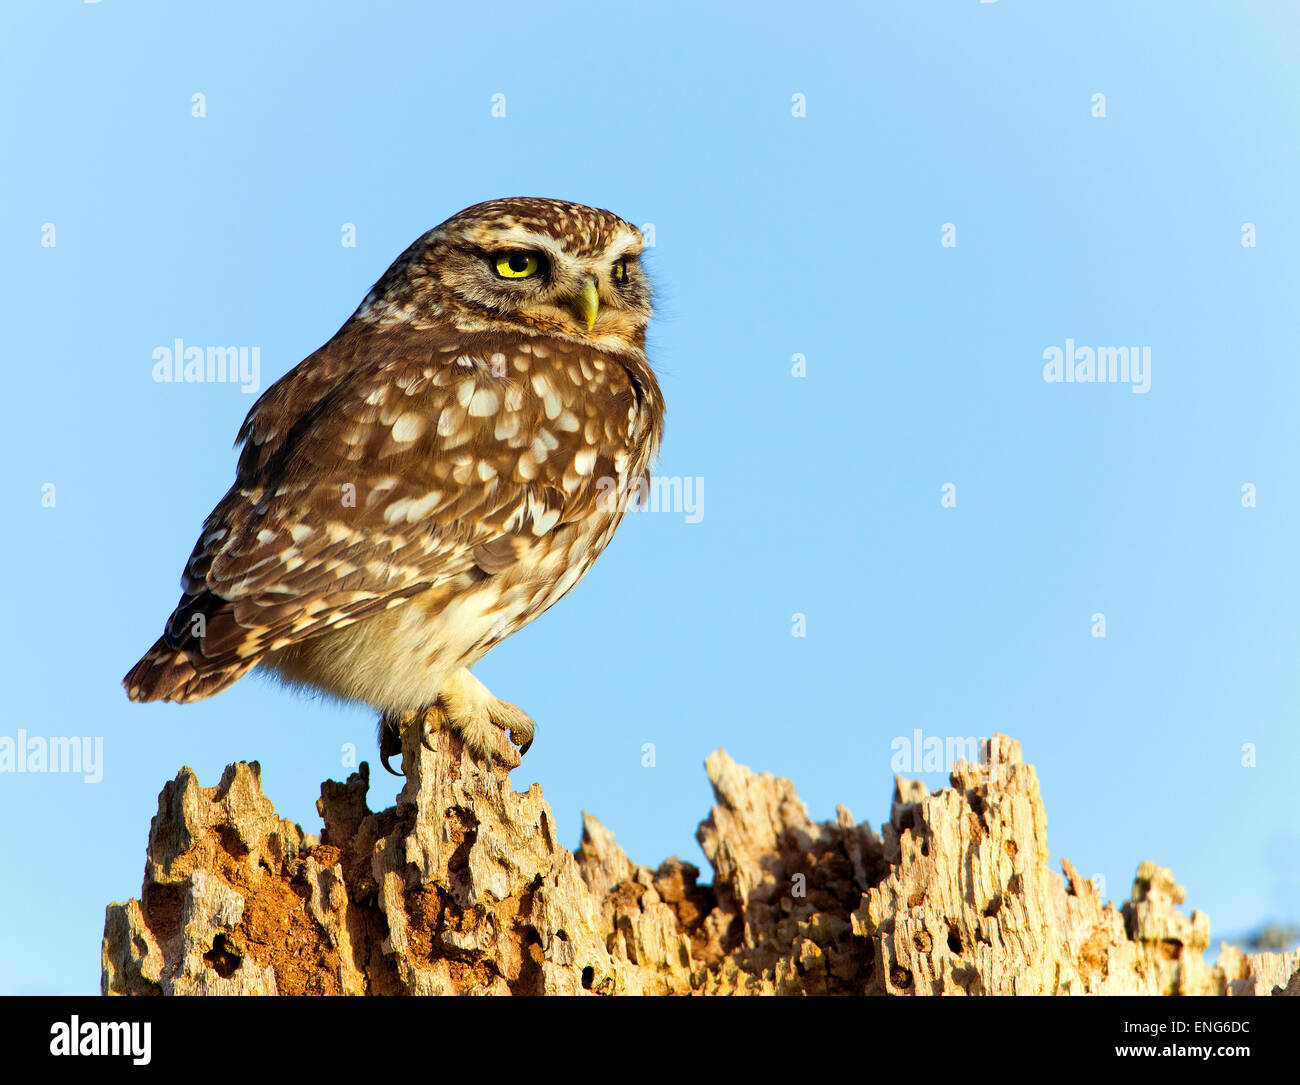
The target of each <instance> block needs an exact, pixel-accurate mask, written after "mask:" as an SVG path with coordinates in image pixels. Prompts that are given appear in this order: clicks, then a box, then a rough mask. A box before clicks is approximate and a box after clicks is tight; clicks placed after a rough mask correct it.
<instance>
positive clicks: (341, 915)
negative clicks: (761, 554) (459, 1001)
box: [102, 733, 1300, 995]
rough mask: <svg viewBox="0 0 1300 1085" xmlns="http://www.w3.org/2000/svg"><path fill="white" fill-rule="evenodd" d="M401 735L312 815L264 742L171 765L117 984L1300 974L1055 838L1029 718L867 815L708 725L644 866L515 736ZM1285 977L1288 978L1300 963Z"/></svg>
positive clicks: (723, 987)
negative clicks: (887, 811) (216, 758)
mask: <svg viewBox="0 0 1300 1085" xmlns="http://www.w3.org/2000/svg"><path fill="white" fill-rule="evenodd" d="M428 742H429V746H428V747H427V748H426V747H425V746H423V745H421V744H420V743H419V742H418V741H412V742H409V743H408V745H407V747H406V749H405V750H404V751H403V756H404V764H405V769H406V773H407V781H406V786H405V787H404V788H403V790H402V793H401V794H400V795H399V796H398V801H397V805H396V807H395V808H390V809H388V810H385V811H383V812H381V813H371V812H370V810H369V809H368V808H367V806H366V792H367V789H368V786H369V781H368V774H367V772H366V771H365V766H362V771H361V772H359V773H355V774H353V775H352V776H351V777H350V778H349V780H348V782H347V783H346V784H338V783H335V782H332V781H331V782H327V783H326V784H324V785H323V787H322V790H321V798H320V801H319V802H318V804H317V808H318V810H319V811H320V814H321V816H322V818H323V820H324V824H325V829H324V833H323V835H322V837H321V839H320V840H319V841H317V840H316V839H314V838H313V837H311V836H308V835H306V834H304V833H303V832H302V830H301V829H300V828H299V827H298V826H297V825H294V824H293V823H292V822H289V821H286V820H284V819H282V818H279V817H277V816H276V814H275V811H274V808H273V807H272V805H271V802H270V801H269V800H268V799H267V798H266V796H265V795H263V793H262V790H261V782H260V772H259V769H258V766H257V764H256V762H254V763H251V764H245V763H242V762H241V763H238V764H234V765H230V766H229V767H227V769H226V771H225V773H224V774H223V776H222V778H221V782H220V783H219V784H218V785H217V786H216V787H215V788H203V787H200V786H199V782H198V780H197V778H196V777H195V775H194V773H193V772H192V771H191V770H189V769H183V770H182V771H181V773H180V775H178V776H177V778H176V779H175V780H174V781H172V782H171V783H169V784H167V785H166V787H164V788H163V791H162V794H161V795H160V797H159V804H158V815H157V816H156V817H155V818H154V820H153V824H152V826H151V829H150V833H149V849H148V860H147V863H146V868H145V879H144V890H143V893H142V895H141V899H140V900H139V901H136V900H132V901H128V902H127V903H126V904H112V905H109V907H108V911H107V916H106V921H105V926H104V944H103V980H102V987H103V990H104V992H105V993H109V994H209V993H243V994H263V993H279V994H398V993H410V994H443V993H489V994H538V993H546V994H580V993H592V994H631V993H642V992H644V993H649V994H689V993H697V994H709V995H717V994H749V993H752V994H773V993H775V994H803V993H807V994H820V993H864V992H865V993H877V994H884V993H888V994H948V993H950V994H1004V993H1033V994H1040V993H1061V994H1082V993H1093V994H1098V993H1100V994H1134V993H1136V994H1169V993H1175V992H1178V993H1185V994H1234V995H1242V994H1270V993H1282V990H1283V989H1284V988H1285V989H1287V993H1289V994H1300V953H1289V954H1283V953H1260V954H1243V953H1241V952H1240V951H1238V950H1237V949H1235V948H1233V947H1230V946H1224V947H1222V949H1221V951H1220V954H1219V960H1218V963H1217V964H1215V965H1208V964H1206V963H1205V962H1204V961H1203V959H1202V954H1203V952H1204V950H1205V949H1206V948H1207V947H1208V945H1209V920H1208V918H1207V917H1206V916H1205V915H1204V914H1203V913H1201V912H1196V911H1194V912H1193V913H1192V915H1191V918H1190V919H1189V918H1187V917H1185V916H1183V915H1182V914H1180V913H1179V912H1178V911H1177V910H1176V908H1175V905H1176V904H1179V903H1181V902H1182V900H1183V891H1182V889H1181V888H1180V887H1179V886H1177V885H1175V884H1174V879H1173V875H1172V873H1171V872H1170V871H1169V870H1167V869H1164V868H1161V867H1157V866H1156V865H1155V864H1153V863H1144V864H1142V866H1141V868H1140V869H1139V871H1138V875H1137V879H1136V881H1135V882H1134V886H1133V893H1132V899H1131V900H1130V901H1129V902H1127V903H1125V904H1124V905H1123V907H1122V909H1121V910H1119V911H1116V910H1115V908H1114V907H1113V906H1112V905H1110V904H1105V905H1103V904H1102V902H1101V900H1100V897H1099V895H1098V893H1097V891H1096V889H1095V888H1094V887H1093V885H1092V884H1091V883H1090V882H1088V881H1086V880H1085V879H1083V878H1082V877H1080V876H1079V874H1078V872H1077V871H1076V870H1075V869H1074V867H1073V866H1071V865H1070V864H1069V863H1068V862H1063V863H1062V866H1063V868H1064V871H1065V878H1064V879H1062V877H1061V876H1060V875H1059V874H1057V873H1055V872H1054V871H1052V870H1051V869H1050V868H1049V866H1048V852H1047V818H1046V813H1045V811H1044V809H1043V805H1042V801H1041V799H1040V797H1039V793H1038V781H1037V778H1036V776H1035V774H1034V770H1033V769H1032V768H1031V767H1029V766H1027V765H1026V764H1025V763H1024V761H1023V759H1022V757H1021V752H1020V746H1019V744H1018V743H1016V742H1013V741H1011V740H1010V739H1007V738H1005V737H1003V736H996V737H994V738H993V739H992V740H991V741H990V742H986V743H985V744H984V746H983V750H982V758H983V760H982V762H981V764H980V765H968V764H965V763H961V764H959V765H958V766H957V768H956V770H955V771H954V772H953V774H952V778H951V782H952V786H951V787H949V788H945V789H944V790H942V791H939V792H937V793H935V794H929V793H928V792H927V790H926V788H925V787H924V785H922V784H920V783H917V782H914V781H906V780H903V779H898V780H897V781H896V787H895V796H894V805H893V811H892V815H891V817H890V820H889V822H888V823H887V824H886V825H885V826H884V827H883V830H882V832H881V834H880V835H879V836H878V835H877V834H875V833H874V832H872V830H871V828H870V826H869V825H867V824H866V823H865V822H864V823H862V824H856V823H855V822H854V820H853V817H852V815H851V814H850V813H849V812H848V810H846V809H844V807H840V808H839V811H838V817H837V818H836V820H835V821H833V822H824V823H818V822H814V821H811V820H810V819H809V817H808V814H807V812H806V810H805V809H804V806H803V803H802V802H800V800H799V798H798V796H797V795H796V794H795V791H794V787H793V785H792V784H791V783H790V782H789V781H788V780H783V779H780V778H777V777H773V776H771V775H769V774H767V773H763V774H756V773H753V772H751V771H749V770H748V769H746V768H744V767H743V766H741V765H737V764H736V763H735V762H734V761H732V760H731V759H730V758H729V757H728V756H727V755H726V753H724V752H722V751H718V752H716V753H714V754H712V755H711V756H710V757H709V758H708V759H707V761H706V762H705V764H706V768H707V770H708V774H709V779H710V780H711V781H712V783H713V790H714V795H715V797H716V804H715V806H714V807H713V811H712V813H711V814H710V816H709V818H708V819H707V820H706V821H705V822H704V823H703V824H701V826H700V828H699V832H698V839H699V841H700V845H701V847H702V848H703V850H704V854H705V855H706V856H707V857H708V859H709V862H710V863H711V864H712V865H713V868H714V873H715V878H714V882H713V884H712V885H711V886H708V885H700V884H698V882H697V876H698V871H697V870H696V869H695V868H694V867H693V866H691V865H690V864H689V863H683V862H680V861H679V860H677V859H669V860H668V861H667V862H665V863H663V864H662V865H661V866H660V867H659V869H658V870H651V869H650V868H648V867H643V866H638V865H637V864H635V863H633V862H632V861H631V860H630V859H629V858H628V857H627V856H626V855H625V854H624V853H623V851H622V850H621V849H620V848H619V846H618V844H617V843H616V842H615V840H614V836H613V834H612V833H610V832H609V831H608V830H607V829H605V828H604V827H603V826H602V825H601V824H600V823H599V822H598V821H597V820H596V819H595V818H593V817H590V816H587V817H586V818H585V820H584V824H583V835H582V843H581V845H580V847H579V848H578V851H577V852H576V853H571V852H569V851H568V850H567V849H566V848H564V847H562V846H561V845H560V843H559V840H558V837H557V834H556V826H555V820H554V816H553V815H552V813H551V809H550V807H549V806H548V805H547V804H546V802H545V801H544V800H543V798H542V793H541V788H540V787H539V786H538V785H537V784H534V785H533V786H532V787H530V788H529V789H528V790H527V791H526V792H522V793H517V792H515V791H513V790H512V789H511V787H510V785H509V781H508V773H509V771H510V769H511V768H513V767H515V766H516V765H517V763H518V759H517V757H513V756H511V754H507V755H506V756H505V757H501V756H498V757H497V758H496V760H495V761H494V765H493V767H492V768H491V769H485V768H484V767H482V766H481V765H479V764H476V763H475V762H474V760H473V759H472V758H471V757H470V756H469V755H468V754H467V753H466V752H465V750H464V749H463V747H462V746H461V744H460V742H459V740H458V739H457V738H456V736H454V735H451V734H447V733H438V734H434V735H432V736H430V738H429V740H428ZM1288 984H1289V986H1288Z"/></svg>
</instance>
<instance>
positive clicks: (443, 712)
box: [379, 667, 534, 776]
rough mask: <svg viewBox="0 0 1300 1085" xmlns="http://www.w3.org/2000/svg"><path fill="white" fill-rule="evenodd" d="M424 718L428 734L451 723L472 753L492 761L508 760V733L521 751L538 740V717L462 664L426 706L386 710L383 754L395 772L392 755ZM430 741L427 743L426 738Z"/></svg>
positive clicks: (381, 741)
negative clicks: (498, 694)
mask: <svg viewBox="0 0 1300 1085" xmlns="http://www.w3.org/2000/svg"><path fill="white" fill-rule="evenodd" d="M417 721H419V724H420V725H421V735H422V738H423V736H425V735H428V734H430V733H432V732H434V731H440V730H442V729H443V728H449V729H451V730H453V731H455V732H456V733H457V734H458V735H460V737H461V741H462V742H464V743H465V745H466V746H467V747H469V751H470V753H472V754H473V755H474V756H475V757H478V758H480V759H481V760H484V761H485V762H486V763H487V764H488V766H489V767H491V764H492V761H493V759H494V757H495V758H499V759H501V760H508V759H509V754H508V747H507V745H506V736H507V735H508V736H509V738H510V741H512V742H514V743H515V744H516V745H517V746H518V747H519V753H520V754H521V755H523V754H526V753H527V752H528V748H529V747H530V746H531V745H532V744H533V732H534V725H533V721H532V720H531V719H530V718H529V716H528V714H527V713H526V712H525V711H524V710H523V709H521V708H519V707H518V706H517V705H513V704H511V703H510V702H509V701H503V700H501V699H500V698H498V697H494V696H492V693H491V691H490V690H489V689H488V688H487V686H485V685H484V684H483V683H482V682H480V681H479V680H478V679H477V678H475V677H474V676H473V675H472V674H470V672H469V671H468V670H467V669H465V668H464V667H461V668H460V669H459V670H457V671H456V672H455V673H453V674H452V676H451V677H450V678H448V679H447V681H446V682H445V683H444V684H443V687H442V689H440V690H439V691H438V699H437V700H436V701H435V702H434V703H433V704H432V705H430V706H429V707H428V708H426V709H424V710H423V711H422V712H407V713H404V714H401V715H385V716H384V717H383V718H382V719H381V720H380V721H379V759H380V761H381V762H382V764H383V766H384V768H386V769H388V771H389V772H392V773H393V775H394V776H397V775H400V773H396V772H393V769H392V768H391V767H390V766H389V764H388V759H389V758H390V757H392V756H393V755H394V754H399V753H401V750H402V733H403V732H404V731H405V730H406V729H407V728H408V727H410V726H411V725H412V724H415V723H416V722H417ZM426 744H427V743H426Z"/></svg>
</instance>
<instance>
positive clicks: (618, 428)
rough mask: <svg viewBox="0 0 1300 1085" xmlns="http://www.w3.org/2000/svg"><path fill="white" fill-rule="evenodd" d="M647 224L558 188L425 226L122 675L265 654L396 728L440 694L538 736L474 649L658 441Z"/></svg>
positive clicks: (554, 591) (229, 506) (459, 707)
mask: <svg viewBox="0 0 1300 1085" xmlns="http://www.w3.org/2000/svg"><path fill="white" fill-rule="evenodd" d="M640 250H641V237H640V233H639V231H638V230H636V228H635V227H633V226H631V225H630V224H628V223H626V222H624V221H623V220H622V219H620V218H618V217H617V216H615V215H613V214H611V213H610V212H608V211H601V210H597V209H595V208H590V207H584V206H581V205H578V204H570V203H564V202H562V201H558V200H541V199H512V200H494V201H491V202H489V203H485V204H479V205H476V206H475V207H471V208H468V209H467V210H465V211H463V212H461V213H460V214H458V215H456V216H454V217H453V218H451V219H448V220H447V221H446V222H445V223H443V224H442V225H441V226H439V227H436V228H435V229H433V230H431V231H429V232H428V233H427V234H425V235H424V236H423V237H422V238H420V239H419V240H418V241H417V242H415V244H413V245H412V246H411V247H410V248H408V249H407V250H406V252H404V253H403V254H402V255H401V256H400V257H399V258H398V259H397V260H396V261H395V262H394V264H393V265H392V267H390V268H389V269H388V271H387V272H385V274H384V275H383V277H381V279H380V280H379V282H378V283H376V285H375V287H374V288H373V289H372V290H371V291H370V293H369V294H368V295H367V297H366V298H365V300H364V301H363V302H362V304H361V306H360V307H359V308H358V309H357V311H356V312H355V313H354V314H353V316H352V317H351V318H350V319H349V320H348V322H347V323H346V324H345V325H344V326H343V327H342V328H341V329H340V330H339V332H338V333H337V334H336V335H335V336H334V337H333V338H332V339H331V340H330V341H329V342H328V343H326V344H325V345H324V346H323V347H321V348H320V349H319V350H318V351H316V352H315V353H314V354H312V355H311V356H310V357H308V358H307V359H306V360H305V361H303V362H302V363H300V364H299V365H298V366H297V367H295V368H294V369H293V370H291V371H290V372H289V373H288V374H286V375H285V376H284V377H283V378H281V379H280V380H279V381H277V382H276V383H275V384H274V385H272V386H271V387H270V388H269V389H267V391H266V393H265V394H264V395H263V396H262V397H261V398H260V399H259V400H258V402H257V403H256V404H255V405H254V407H253V409H252V410H251V411H250V412H249V414H248V417H247V419H245V421H244V424H243V426H242V428H241V429H240V432H239V438H238V440H239V442H242V445H243V447H242V451H241V454H240V457H239V464H238V468H237V472H236V478H235V483H234V485H233V486H232V487H231V489H230V491H229V492H228V493H227V494H226V496H225V497H224V498H223V499H222V500H221V501H220V502H219V503H218V505H217V507H216V508H215V509H214V510H213V511H212V513H211V515H210V516H209V517H208V519H207V521H206V522H205V523H204V525H203V528H202V530H201V532H200V534H199V539H198V542H197V543H196V545H195V547H194V550H193V552H192V554H191V555H190V559H189V562H188V563H187V564H186V567H185V571H184V574H183V576H182V579H181V587H182V590H183V593H184V594H183V595H182V597H181V600H180V603H179V604H178V605H177V607H176V609H175V611H174V612H173V613H172V615H171V617H170V618H169V619H168V621H167V624H166V627H165V630H164V633H163V636H162V637H161V638H160V639H159V640H158V641H157V643H155V644H154V646H153V647H152V648H151V649H150V650H149V652H148V653H146V654H145V656H144V658H143V659H141V660H140V662H139V663H137V664H136V665H135V667H134V668H132V670H131V671H130V673H128V674H127V676H126V678H125V679H124V682H123V684H124V685H125V687H126V690H127V694H128V696H130V698H131V699H132V700H136V701H152V700H165V701H182V702H184V701H193V700H198V699H201V698H203V697H208V696H211V695H212V694H214V693H217V692H219V691H220V690H222V689H224V688H225V687H226V686H228V685H230V684H231V683H232V682H234V681H236V680H237V679H238V678H240V677H241V676H242V675H243V674H245V673H246V672H247V671H248V670H249V669H250V668H252V667H253V666H256V665H259V664H261V665H262V666H263V667H265V668H267V669H268V670H270V671H272V672H274V673H275V674H277V675H278V676H279V677H281V678H282V679H284V680H286V681H288V682H290V683H293V684H298V685H303V686H307V687H311V688H315V689H319V690H322V691H324V692H325V693H327V694H330V695H333V696H336V697H340V698H343V699H347V700H357V701H363V702H366V703H369V704H371V705H374V706H375V707H376V708H378V709H379V710H380V712H381V719H382V721H384V723H385V728H384V734H385V736H386V741H387V742H389V743H390V744H391V738H392V734H393V732H394V730H395V729H396V728H397V727H399V726H405V725H407V724H409V723H410V722H412V721H413V720H416V719H427V718H429V716H430V712H432V711H433V710H434V709H436V710H437V716H438V718H439V720H440V721H442V722H445V723H447V724H449V725H451V726H453V727H455V728H457V729H458V730H459V731H460V732H461V733H462V734H463V735H464V736H465V738H466V740H467V741H468V743H469V744H470V745H471V747H472V748H475V749H477V750H480V751H487V750H488V749H490V748H491V747H492V744H493V734H494V729H501V728H503V729H505V730H508V731H509V732H511V733H512V735H513V736H514V737H515V738H516V739H517V740H520V741H522V742H523V743H524V745H525V748H526V745H527V743H528V741H530V740H531V734H532V722H531V721H530V720H529V719H528V717H527V716H526V715H525V714H524V713H523V712H521V711H520V710H519V709H517V708H515V707H514V706H513V705H510V704H508V703H506V702H504V701H499V700H497V699H496V698H495V697H493V696H492V695H491V694H490V693H488V691H487V690H486V689H485V688H484V687H482V685H481V684H479V683H478V682H477V680H475V679H474V678H473V677H472V676H471V675H470V674H469V673H468V670H467V668H468V667H470V666H472V665H473V663H475V662H476V661H477V660H478V659H479V658H481V657H482V656H483V655H484V653H486V652H487V651H488V650H489V649H491V648H492V647H493V645H495V644H497V643H499V642H500V641H501V640H503V639H504V638H505V637H507V636H509V635H510V634H511V633H513V632H515V631H516V630H517V629H519V628H520V627H521V626H523V625H525V624H526V623H527V622H529V621H531V620H532V619H533V618H535V617H537V616H538V615H539V614H540V613H542V611H544V610H545V609H546V608H547V607H549V606H551V605H552V604H554V603H555V602H556V601H557V600H558V599H559V598H561V597H562V596H563V595H564V594H565V593H566V592H568V591H569V590H570V589H571V588H572V587H573V586H574V584H576V583H577V582H578V580H579V579H581V577H582V576H583V575H584V574H585V573H586V571H587V570H588V569H589V568H590V567H591V564H592V562H593V561H594V560H595V559H596V557H597V556H598V555H599V554H600V552H601V550H602V549H603V548H604V547H605V545H606V544H607V543H608V542H609V540H610V538H611V537H612V536H613V533H614V531H615V530H616V528H617V527H618V525H619V522H620V520H621V518H622V515H623V512H624V510H625V508H626V500H625V498H626V495H627V494H628V492H629V491H634V490H635V489H636V487H637V485H638V483H639V481H640V480H641V479H642V478H643V477H644V475H645V474H646V473H647V471H648V469H649V465H650V462H651V460H652V459H653V457H654V455H655V453H656V451H657V449H658V445H659V439H660V435H661V431H662V425H663V399H662V396H661V394H660V392H659V387H658V383H657V382H656V380H655V376H654V373H653V371H652V370H651V368H650V366H649V364H648V363H647V361H646V357H645V329H646V323H647V321H648V319H649V317H650V313H651V308H650V295H649V288H648V284H647V283H646V280H645V277H644V275H643V273H642V272H641V271H640V270H639V268H638V267H637V264H636V257H637V255H638V254H639V253H640ZM529 269H532V270H529ZM516 276H518V277H516Z"/></svg>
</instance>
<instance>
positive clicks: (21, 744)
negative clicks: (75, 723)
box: [0, 727, 104, 784]
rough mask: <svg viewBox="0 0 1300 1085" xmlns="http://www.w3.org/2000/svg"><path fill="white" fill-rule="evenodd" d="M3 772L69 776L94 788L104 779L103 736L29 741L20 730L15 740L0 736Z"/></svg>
mask: <svg viewBox="0 0 1300 1085" xmlns="http://www.w3.org/2000/svg"><path fill="white" fill-rule="evenodd" d="M3 772H57V773H72V774H77V775H80V776H82V777H83V779H84V780H85V782H86V783H88V784H97V783H99V782H100V781H101V780H102V779H103V778H104V736H103V735H96V736H95V737H94V738H91V737H90V736H89V735H87V736H86V737H84V738H82V737H79V736H77V735H72V736H68V737H58V738H45V737H44V736H43V735H32V736H30V737H29V736H28V734H27V732H26V731H25V730H24V729H23V728H21V727H20V728H18V735H17V737H16V738H10V737H9V736H8V735H0V773H3Z"/></svg>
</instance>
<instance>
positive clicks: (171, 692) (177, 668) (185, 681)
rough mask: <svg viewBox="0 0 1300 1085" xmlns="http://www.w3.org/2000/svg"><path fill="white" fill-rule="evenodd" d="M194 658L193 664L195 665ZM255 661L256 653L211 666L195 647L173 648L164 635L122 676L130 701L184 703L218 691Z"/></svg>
mask: <svg viewBox="0 0 1300 1085" xmlns="http://www.w3.org/2000/svg"><path fill="white" fill-rule="evenodd" d="M196 662H197V664H198V665H197V666H196V665H195V664H196ZM256 663H257V657H256V656H254V657H253V658H251V659H247V658H246V659H239V660H236V661H234V662H230V663H226V664H225V665H224V666H222V665H218V666H215V667H214V666H213V665H212V660H210V659H205V658H204V657H203V656H202V655H201V654H200V653H199V651H198V650H197V649H195V648H191V649H188V650H187V649H185V648H173V647H172V646H171V645H169V644H168V643H167V638H166V637H159V638H158V640H157V641H155V642H154V646H153V647H152V648H150V649H149V651H147V652H145V654H144V657H143V658H142V659H141V660H140V662H139V663H137V664H136V665H135V666H134V667H132V668H131V669H130V670H129V671H128V672H127V674H126V677H125V678H123V679H122V685H123V687H124V688H125V689H126V695H127V697H129V698H130V699H131V700H133V701H175V702H177V703H178V704H185V703H187V702H189V701H201V700H203V698H205V697H211V696H212V695H213V694H214V693H220V692H221V691H222V690H223V689H225V688H226V687H227V686H229V685H233V684H234V683H235V682H237V681H238V680H239V679H240V678H242V677H243V676H244V675H245V674H247V673H248V671H249V670H250V669H251V668H252V667H253V666H254V665H255V664H256Z"/></svg>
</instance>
